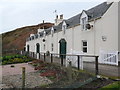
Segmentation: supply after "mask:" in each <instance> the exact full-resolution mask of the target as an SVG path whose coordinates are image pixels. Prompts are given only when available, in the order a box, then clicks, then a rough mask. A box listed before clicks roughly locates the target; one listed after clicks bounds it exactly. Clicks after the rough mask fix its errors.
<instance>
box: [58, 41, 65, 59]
mask: <svg viewBox="0 0 120 90" xmlns="http://www.w3.org/2000/svg"><path fill="white" fill-rule="evenodd" d="M59 43H60V48H59V50H60V54H66V41H65V39H61V40H60V41H59ZM60 57H61V55H60ZM65 57H66V56H65V55H64V56H63V58H65Z"/></svg>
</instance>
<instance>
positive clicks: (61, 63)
mask: <svg viewBox="0 0 120 90" xmlns="http://www.w3.org/2000/svg"><path fill="white" fill-rule="evenodd" d="M61 66H63V55H61Z"/></svg>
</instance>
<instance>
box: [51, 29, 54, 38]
mask: <svg viewBox="0 0 120 90" xmlns="http://www.w3.org/2000/svg"><path fill="white" fill-rule="evenodd" d="M53 34H54V28H53V27H52V29H51V35H52V37H53Z"/></svg>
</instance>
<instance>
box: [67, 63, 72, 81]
mask: <svg viewBox="0 0 120 90" xmlns="http://www.w3.org/2000/svg"><path fill="white" fill-rule="evenodd" d="M71 66H72V64H71V61H70V62H69V65H68V71H67V74H68V75H67V76H68V80H69V82H72V67H71Z"/></svg>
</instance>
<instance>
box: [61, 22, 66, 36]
mask: <svg viewBox="0 0 120 90" xmlns="http://www.w3.org/2000/svg"><path fill="white" fill-rule="evenodd" d="M66 28H67V25H66V22H65V21H64V22H63V24H62V30H63V34H65V31H66Z"/></svg>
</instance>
